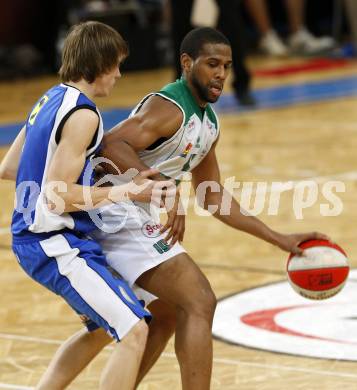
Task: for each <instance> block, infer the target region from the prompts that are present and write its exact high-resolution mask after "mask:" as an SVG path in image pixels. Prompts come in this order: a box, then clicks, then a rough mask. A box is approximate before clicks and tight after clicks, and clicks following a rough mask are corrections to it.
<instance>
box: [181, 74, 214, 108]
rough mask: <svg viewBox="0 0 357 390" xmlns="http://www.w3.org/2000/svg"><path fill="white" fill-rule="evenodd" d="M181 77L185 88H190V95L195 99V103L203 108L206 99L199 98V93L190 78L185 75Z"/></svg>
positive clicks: (205, 104)
mask: <svg viewBox="0 0 357 390" xmlns="http://www.w3.org/2000/svg"><path fill="white" fill-rule="evenodd" d="M183 79H184V81H185V82H186V85H187V88H188V89H189V90H190V92H191V95H192V96H193V98H194V99H195V101H196V103H197V105H198V106H199V107H200V108H201V109H203V110H204V109H205V108H206V107H207V104H208V102H207V101H206V100H202V99H201V97H200V95H199V93H198V92H197V90H196V88H195V87H194V85H193V84H192V82H191V81H190V80H188V79H187V78H186V77H184V78H183Z"/></svg>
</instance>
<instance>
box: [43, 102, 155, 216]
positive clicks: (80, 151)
mask: <svg viewBox="0 0 357 390" xmlns="http://www.w3.org/2000/svg"><path fill="white" fill-rule="evenodd" d="M98 123H99V118H98V116H97V115H96V114H95V113H94V112H93V111H91V110H86V109H81V110H77V111H76V112H74V113H73V114H72V115H71V116H70V117H69V118H68V119H67V121H66V123H65V125H64V127H63V131H62V134H61V140H60V142H59V145H58V148H57V149H56V152H55V154H54V156H53V159H52V162H51V164H50V167H49V171H48V175H47V183H54V182H61V183H65V186H66V191H64V192H62V191H63V190H62V189H61V188H60V187H55V186H53V187H52V186H51V190H52V191H54V193H55V194H56V196H58V197H60V198H61V199H62V200H63V201H64V210H63V211H64V212H71V211H78V210H83V209H84V210H86V209H91V208H95V207H96V205H97V204H98V203H99V202H104V203H111V202H119V201H123V200H125V199H127V196H129V197H130V198H131V199H133V200H139V199H140V200H141V201H147V202H148V201H150V200H151V195H152V190H153V184H154V183H151V182H149V181H148V182H147V183H146V184H147V187H146V188H143V191H140V193H138V194H135V193H133V190H135V189H136V187H137V186H138V185H141V184H145V180H146V177H147V176H148V175H149V174H152V173H153V172H152V171H149V173H146V174H145V173H143V175H142V176H141V177H140V178H139V181H138V182H136V183H128V184H125V185H121V186H114V187H109V188H108V187H93V186H90V183H88V187H87V188H86V192H84V191H83V190H84V186H81V185H79V184H76V183H77V181H78V178H79V175H80V174H81V172H82V170H83V166H84V163H85V159H86V150H87V148H88V146H89V145H90V143H91V141H92V138H93V136H94V134H95V132H96V129H97V127H98ZM144 187H145V186H144ZM143 192H144V194H143ZM85 194H89V196H90V199H91V202H86V199H85ZM47 195H48V198H49V199H51V195H49V194H47ZM104 203H102V204H104ZM76 205H77V206H76ZM78 205H79V206H80V208H79V207H78Z"/></svg>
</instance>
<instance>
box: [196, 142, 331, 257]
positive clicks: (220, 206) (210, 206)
mask: <svg viewBox="0 0 357 390" xmlns="http://www.w3.org/2000/svg"><path fill="white" fill-rule="evenodd" d="M192 178H193V185H194V188H195V191H196V198H197V201H198V204H199V205H200V206H201V207H203V208H204V209H206V210H209V211H210V210H212V215H213V216H215V217H216V218H217V219H219V220H220V221H222V222H224V223H226V224H227V225H229V226H231V227H233V228H235V229H238V230H241V231H243V232H246V233H249V234H251V235H253V236H256V237H258V238H261V239H262V240H265V241H267V242H269V243H271V244H273V245H276V246H278V247H279V248H281V249H282V250H286V251H288V252H292V253H295V254H301V253H302V250H301V249H300V248H299V247H298V245H299V244H300V243H301V242H303V241H306V240H309V239H329V238H328V237H327V236H326V235H324V234H321V233H318V232H310V233H303V234H281V233H279V232H276V231H274V230H272V229H270V228H269V227H268V226H267V225H265V224H264V223H263V222H262V221H260V220H259V219H258V218H256V217H254V216H251V215H249V214H248V213H247V212H246V211H245V210H242V208H241V206H240V205H239V203H238V202H237V201H236V200H235V199H234V197H233V196H231V195H230V194H229V193H228V192H227V191H226V190H225V189H224V187H223V186H222V185H221V184H220V172H219V167H218V163H217V158H216V154H215V148H212V149H211V151H210V152H209V153H208V154H207V156H206V158H205V159H204V160H203V161H202V162H201V163H200V164H199V165H198V166H197V167H196V168H195V169H194V170H193V172H192ZM213 183H215V184H213ZM206 188H207V190H206V191H201V189H206ZM212 188H214V191H212V190H211V189H212Z"/></svg>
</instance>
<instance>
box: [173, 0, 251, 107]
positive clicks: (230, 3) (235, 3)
mask: <svg viewBox="0 0 357 390" xmlns="http://www.w3.org/2000/svg"><path fill="white" fill-rule="evenodd" d="M193 1H194V0H171V13H172V17H171V18H172V39H173V49H174V61H175V63H174V64H175V71H176V78H180V77H181V64H180V44H181V41H182V40H183V38H184V36H185V35H186V34H187V33H188V32H189V31H190V30H191V29H192V28H193V26H192V25H191V13H192V7H193ZM215 1H216V4H217V6H218V7H219V18H218V26H217V27H218V29H219V30H220V31H222V33H223V34H224V35H225V36H226V37H227V38H228V40H229V41H230V43H231V47H232V56H233V72H234V80H233V83H232V87H233V91H234V94H235V96H236V98H237V100H238V102H239V103H240V104H241V105H243V106H254V105H255V100H254V98H253V96H252V95H251V92H250V81H251V75H250V72H249V70H248V69H247V67H246V65H245V63H244V60H245V55H246V48H245V42H246V40H245V26H244V24H243V20H242V17H241V12H240V11H241V10H240V5H241V0H215Z"/></svg>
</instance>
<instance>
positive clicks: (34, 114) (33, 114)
mask: <svg viewBox="0 0 357 390" xmlns="http://www.w3.org/2000/svg"><path fill="white" fill-rule="evenodd" d="M48 99H49V97H48V96H47V95H44V96H43V97H42V98H41V100H40V101H39V102H38V103H37V104H36V106H35V108H34V109H33V110H32V112H31V115H30V119H29V123H30V125H33V124H34V123H35V120H36V117H37V114H38V113H39V112H40V111H41V108H42V107H43V106H44V105H45V103H46V102H47V101H48Z"/></svg>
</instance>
